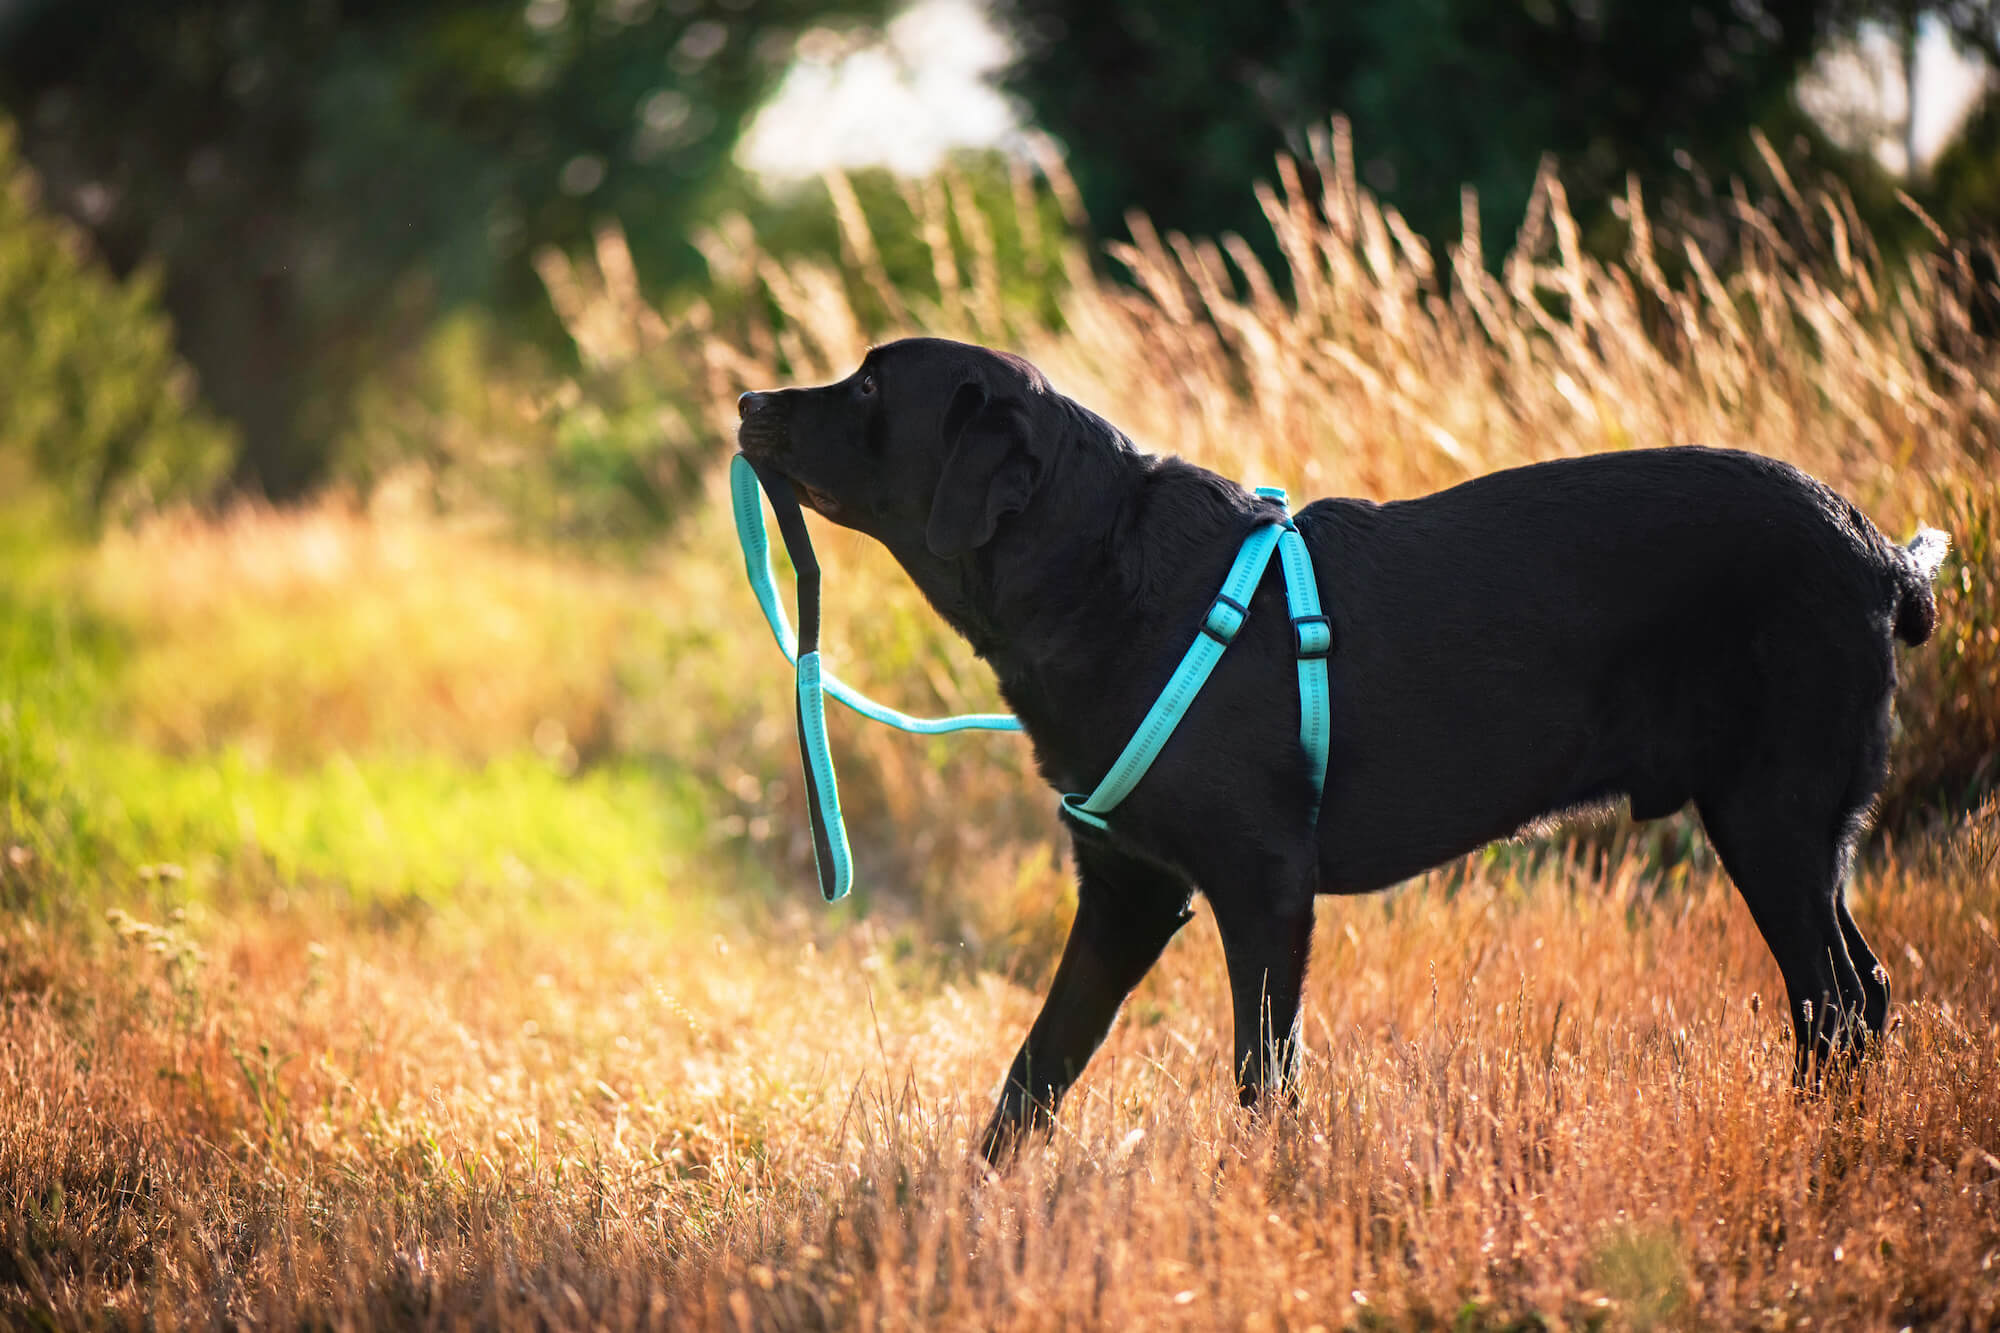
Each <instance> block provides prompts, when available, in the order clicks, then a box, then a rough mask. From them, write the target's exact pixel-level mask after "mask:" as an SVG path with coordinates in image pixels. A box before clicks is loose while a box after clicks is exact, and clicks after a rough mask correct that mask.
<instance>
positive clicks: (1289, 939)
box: [1209, 892, 1313, 1106]
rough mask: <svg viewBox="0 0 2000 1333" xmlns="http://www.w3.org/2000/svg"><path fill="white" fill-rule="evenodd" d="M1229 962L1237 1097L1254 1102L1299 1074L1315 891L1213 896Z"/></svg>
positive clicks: (1284, 1086) (1282, 1088) (1284, 1088)
mask: <svg viewBox="0 0 2000 1333" xmlns="http://www.w3.org/2000/svg"><path fill="white" fill-rule="evenodd" d="M1209 906H1210V907H1211V908H1212V909H1213V910H1214V912H1215V925H1216V929H1217V930H1218V932H1219V933H1220V934H1221V935H1222V952H1223V957H1224V958H1225V959H1226V961H1227V962H1228V965H1229V997H1230V1002H1231V1007H1232V1008H1233V1009H1234V1010H1235V1018H1236V1095H1237V1099H1238V1100H1239V1101H1241V1102H1242V1103H1243V1105H1245V1106H1256V1105H1257V1104H1258V1103H1259V1102H1260V1101H1261V1100H1262V1099H1263V1098H1264V1096H1265V1095H1266V1094H1271V1093H1282V1092H1285V1091H1287V1090H1289V1089H1290V1087H1291V1083H1292V1079H1293V1076H1294V1075H1295V1074H1296V1073H1297V1072H1298V1058H1299V1034H1298V1027H1299V997H1300V994H1301V992H1302V991H1303V990H1304V988H1305V980H1306V960H1307V957H1308V955H1309V954H1310V953H1311V952H1312V930H1313V896H1312V894H1310V893H1299V894H1293V895H1288V896H1286V897H1283V898H1280V899H1279V900H1278V901H1276V902H1272V901H1270V900H1268V899H1265V898H1263V897H1262V896H1261V895H1259V894H1256V893H1254V892H1253V893H1245V894H1239V895H1235V896H1230V897H1223V898H1218V897H1217V896H1216V895H1215V894H1213V893H1211V894H1209Z"/></svg>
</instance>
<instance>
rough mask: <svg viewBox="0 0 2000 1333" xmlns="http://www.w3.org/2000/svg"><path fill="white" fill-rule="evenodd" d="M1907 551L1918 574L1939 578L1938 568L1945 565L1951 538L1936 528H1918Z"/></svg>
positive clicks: (1929, 577) (1928, 577)
mask: <svg viewBox="0 0 2000 1333" xmlns="http://www.w3.org/2000/svg"><path fill="white" fill-rule="evenodd" d="M1905 549H1906V550H1907V551H1908V552H1909V553H1910V563H1912V564H1914V565H1915V566H1916V567H1917V572H1918V573H1920V574H1922V575H1923V576H1924V577H1925V578H1927V579H1932V578H1936V577H1937V572H1938V566H1939V565H1941V564H1943V563H1944V553H1945V552H1946V551H1949V550H1950V549H1951V538H1950V537H1948V536H1947V535H1945V534H1944V533H1942V532H1939V531H1938V530H1937V529H1936V528H1918V529H1917V535H1916V536H1914V537H1912V538H1910V544H1909V546H1908V547H1906V548H1905Z"/></svg>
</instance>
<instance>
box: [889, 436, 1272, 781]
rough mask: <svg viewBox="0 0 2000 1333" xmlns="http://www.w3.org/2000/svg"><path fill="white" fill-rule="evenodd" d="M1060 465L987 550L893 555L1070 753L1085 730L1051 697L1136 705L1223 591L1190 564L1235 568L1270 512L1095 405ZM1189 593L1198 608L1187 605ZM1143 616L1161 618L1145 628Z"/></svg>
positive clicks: (1045, 741) (1057, 457)
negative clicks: (1238, 553) (1162, 453)
mask: <svg viewBox="0 0 2000 1333" xmlns="http://www.w3.org/2000/svg"><path fill="white" fill-rule="evenodd" d="M1051 457H1052V459H1053V460H1054V462H1053V465H1052V466H1051V469H1050V475H1049V476H1048V477H1047V479H1046V480H1045V481H1044V483H1043V485H1042V486H1041V487H1040V488H1039V489H1038V491H1037V494H1036V498H1035V502H1034V503H1033V504H1032V505H1031V506H1030V507H1029V509H1028V510H1026V511H1024V512H1023V513H1021V514H1018V515H1015V516H1013V517H1012V518H1010V519H1009V520H1007V521H1006V522H1004V523H1003V524H1002V525H1001V529H1000V531H999V532H998V533H996V535H995V536H994V538H993V540H992V541H991V542H989V543H988V544H987V545H986V546H985V547H983V548H981V549H980V550H978V551H975V552H973V553H972V554H971V555H969V556H966V557H962V558H959V559H956V560H942V559H939V558H938V557H936V556H934V555H932V554H931V553H930V552H929V551H928V550H927V549H924V548H922V547H921V546H917V547H916V548H914V549H898V548H896V547H894V546H892V547H891V548H890V549H891V552H892V554H894V555H895V556H896V558H897V561H898V562H899V563H900V564H901V565H902V566H903V568H904V569H905V571H907V572H908V573H909V575H910V577H911V579H912V580H913V581H914V582H915V583H916V585H917V587H918V588H919V589H920V590H921V591H922V592H923V594H924V596H925V598H926V599H927V600H929V602H930V603H931V605H932V606H933V607H934V608H936V610H937V611H938V613H939V614H940V615H942V616H943V617H944V618H945V620H946V621H947V622H948V623H949V624H950V625H951V626H952V628H954V629H955V630H957V631H958V632H959V634H960V635H962V636H963V637H964V638H965V639H966V641H967V642H968V643H970V644H971V645H972V648H973V650H974V651H975V652H977V653H978V654H979V655H980V657H981V658H983V659H985V661H986V662H987V663H988V664H989V665H990V666H991V667H992V668H993V670H994V673H995V674H996V675H997V676H998V678H999V682H1000V687H1001V691H1002V693H1003V694H1004V695H1005V696H1006V698H1007V702H1008V705H1009V706H1010V707H1011V708H1013V709H1014V711H1015V712H1016V713H1017V714H1019V715H1020V717H1021V720H1022V722H1023V724H1024V725H1026V726H1027V728H1028V729H1029V732H1030V733H1031V734H1032V735H1034V737H1035V740H1036V743H1037V746H1038V748H1040V749H1043V750H1049V749H1051V748H1053V749H1056V750H1066V749H1067V748H1068V747H1067V746H1066V745H1064V744H1062V743H1060V742H1059V741H1056V740H1055V737H1056V736H1058V735H1059V734H1060V735H1067V734H1069V733H1070V732H1071V731H1072V730H1073V727H1072V725H1071V723H1072V721H1073V720H1069V719H1064V718H1060V717H1057V716H1054V715H1053V713H1052V711H1051V708H1050V707H1049V705H1048V702H1047V701H1049V700H1053V699H1056V698H1064V699H1072V700H1073V699H1078V698H1091V697H1097V696H1099V695H1103V696H1105V697H1110V696H1113V695H1116V696H1117V697H1120V698H1123V697H1124V695H1125V694H1126V693H1128V692H1129V691H1130V690H1131V689H1132V688H1133V685H1132V681H1133V679H1134V678H1135V676H1138V675H1141V674H1143V672H1142V671H1141V670H1140V667H1141V666H1142V664H1147V663H1151V662H1152V661H1153V660H1154V659H1157V658H1159V657H1160V655H1161V653H1162V652H1163V651H1168V652H1170V653H1171V654H1175V655H1177V654H1178V653H1180V652H1181V651H1184V650H1185V648H1186V644H1185V643H1180V644H1178V646H1171V645H1166V644H1164V640H1165V639H1166V638H1170V637H1174V636H1177V635H1181V634H1182V633H1183V632H1184V631H1185V630H1186V628H1187V626H1186V625H1182V624H1180V623H1179V621H1180V620H1182V619H1185V620H1187V622H1188V624H1193V623H1195V621H1196V620H1197V619H1198V617H1199V606H1198V605H1197V603H1196V600H1194V599H1200V600H1201V601H1204V602H1205V600H1206V599H1207V598H1208V597H1211V596H1212V595H1213V593H1214V589H1213V588H1205V587H1201V586H1199V581H1198V580H1196V581H1190V580H1189V579H1188V578H1187V570H1188V568H1189V567H1190V565H1201V564H1218V565H1219V567H1220V568H1226V567H1227V564H1228V561H1229V559H1231V558H1232V557H1233V553H1234V552H1235V550H1236V548H1237V547H1238V546H1239V545H1240V544H1241V542H1242V540H1243V538H1244V537H1245V536H1246V535H1247V534H1248V533H1249V531H1250V530H1251V529H1252V528H1253V527H1254V526H1255V525H1256V522H1257V510H1258V508H1259V503H1260V502H1258V501H1257V500H1255V499H1254V497H1252V496H1251V495H1250V493H1249V492H1247V491H1245V490H1244V489H1243V488H1242V487H1240V486H1237V485H1235V484H1234V483H1232V482H1229V481H1228V480H1226V479H1225V478H1222V477H1220V476H1217V475H1216V474H1215V473H1212V472H1209V471H1207V470H1206V469H1203V468H1199V467H1196V466H1194V465H1192V464H1189V463H1185V462H1182V461H1181V460H1179V459H1173V458H1164V459H1163V458H1158V457H1155V456H1153V455H1149V454H1143V453H1141V452H1139V451H1138V450H1137V449H1136V448H1134V447H1133V445H1132V443H1131V441H1129V440H1128V439H1126V438H1125V437H1124V436H1123V435H1121V434H1119V433H1118V432H1117V431H1116V430H1114V429H1113V428H1111V427H1109V426H1108V425H1106V424H1105V423H1103V422H1102V421H1101V420H1099V419H1098V418H1096V417H1095V416H1092V415H1091V414H1089V413H1087V412H1084V411H1083V410H1082V409H1077V430H1076V431H1075V433H1074V436H1073V437H1072V438H1069V439H1065V440H1063V441H1061V442H1060V447H1059V448H1057V449H1055V450H1053V451H1052V454H1051ZM1218 577H1219V574H1218ZM1183 590H1184V591H1183ZM1177 595H1179V596H1181V597H1183V598H1184V599H1188V600H1189V605H1188V606H1187V607H1184V608H1183V607H1179V606H1177V605H1176V604H1175V600H1174V599H1175V597H1176V596H1177ZM1140 607H1147V608H1151V613H1150V614H1149V615H1148V616H1146V617H1143V618H1142V617H1141V616H1140V614H1139V612H1138V610H1137V608H1140ZM1181 612H1185V613H1186V614H1185V615H1184V616H1183V615H1181V614H1180V613H1181ZM1163 616H1164V618H1163ZM1074 762H1075V763H1076V764H1078V765H1080V766H1083V767H1090V766H1092V765H1095V764H1097V763H1100V762H1108V757H1103V758H1100V757H1099V756H1096V755H1077V756H1075V759H1074Z"/></svg>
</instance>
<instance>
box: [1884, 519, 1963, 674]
mask: <svg viewBox="0 0 2000 1333" xmlns="http://www.w3.org/2000/svg"><path fill="white" fill-rule="evenodd" d="M1950 549H1951V538H1950V537H1948V536H1946V535H1945V534H1944V533H1942V532H1939V531H1938V530H1937V529H1936V528H1918V529H1917V535H1916V536H1915V537H1912V538H1911V539H1910V544H1909V545H1908V546H1893V547H1892V548H1891V557H1892V558H1893V559H1894V560H1895V562H1896V567H1895V571H1894V573H1895V579H1896V637H1897V638H1899V639H1901V640H1902V641H1903V642H1904V643H1907V644H1913V645H1914V644H1919V643H1922V642H1923V641H1924V640H1926V639H1928V638H1930V636H1931V631H1932V630H1934V629H1936V628H1937V598H1936V597H1935V596H1934V595H1933V594H1932V592H1931V580H1933V579H1935V578H1936V577H1937V572H1938V566H1939V565H1941V564H1943V563H1944V553H1945V552H1946V551H1948V550H1950Z"/></svg>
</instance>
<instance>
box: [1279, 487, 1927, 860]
mask: <svg viewBox="0 0 2000 1333" xmlns="http://www.w3.org/2000/svg"><path fill="white" fill-rule="evenodd" d="M1300 527H1301V530H1302V531H1303V532H1305V534H1306V536H1307V538H1308V541H1309V543H1310V544H1311V545H1312V547H1313V550H1314V555H1315V560H1316V562H1317V564H1318V566H1319V570H1320V577H1321V583H1322V586H1323V588H1324V590H1325V600H1326V601H1327V602H1328V604H1329V607H1330V608H1331V610H1330V614H1332V615H1333V617H1334V619H1335V623H1336V628H1337V632H1338V637H1339V643H1340V650H1339V652H1338V653H1337V655H1336V656H1335V659H1334V697H1335V715H1336V731H1335V737H1334V752H1335V754H1336V755H1337V756H1339V757H1340V758H1339V762H1337V763H1336V765H1335V776H1334V778H1333V780H1332V781H1331V782H1330V784H1329V790H1328V794H1327V804H1326V807H1325V813H1324V816H1323V818H1322V821H1321V840H1322V845H1323V848H1324V863H1323V871H1324V872H1325V875H1326V879H1327V880H1328V881H1329V882H1328V883H1327V884H1326V887H1328V888H1335V889H1343V890H1348V891H1362V890H1367V889H1371V888H1376V887H1380V886H1381V885H1382V884H1385V883H1391V882H1394V881H1395V880H1397V879H1400V878H1403V877H1405V876H1407V875H1409V874H1412V873H1415V872H1416V871H1418V870H1420V869H1423V868H1424V867H1426V866H1428V865H1432V864H1436V863H1437V862H1439V861H1442V860H1445V859H1448V858H1449V857H1451V856H1455V855H1458V854H1460V853H1462V852H1464V851H1467V850H1470V849H1471V848H1474V847H1477V846H1478V845H1480V844H1481V843H1484V842H1487V841H1490V840H1491V839H1493V838H1495V837H1501V836H1505V835H1507V834H1509V833H1511V832H1513V831H1514V830H1515V829H1517V828H1519V827H1521V826H1522V824H1524V823H1526V822H1528V821H1531V820H1534V819H1536V818H1538V817H1540V816H1542V815H1545V814H1547V813H1549V812H1551V811H1557V810H1561V809H1564V808H1568V807H1572V806H1577V805H1586V804H1591V803H1596V802H1602V801H1606V800H1610V799H1614V798H1616V797H1619V796H1628V797H1630V799H1631V803H1632V809H1633V813H1634V814H1635V815H1636V816H1638V817H1641V818H1647V817H1653V816H1657V815H1661V814H1665V813H1669V812H1671V811H1672V810H1674V809H1677V808H1679V807H1680V806H1681V805H1683V804H1685V803H1686V802H1688V801H1689V800H1691V799H1697V798H1700V797H1702V796H1703V795H1704V794H1705V793H1707V792H1713V791H1719V790H1721V789H1723V788H1726V787H1727V786H1728V785H1729V784H1730V782H1731V781H1732V780H1733V775H1734V774H1736V773H1738V772H1740V771H1741V770H1742V768H1743V767H1744V765H1745V764H1746V763H1747V762H1748V757H1749V756H1750V755H1751V754H1752V753H1753V752H1754V751H1757V750H1758V749H1759V748H1760V747H1761V748H1763V749H1765V750H1768V751H1772V752H1776V753H1782V754H1788V755H1796V757H1797V762H1798V763H1800V764H1807V763H1808V762H1809V760H1810V762H1811V763H1816V764H1819V765H1821V766H1822V767H1826V768H1833V769H1839V770H1841V771H1842V772H1843V774H1844V776H1842V777H1841V778H1840V780H1839V782H1838V785H1839V787H1840V792H1839V793H1838V801H1837V802H1836V803H1838V802H1839V801H1851V800H1852V799H1853V798H1854V797H1856V796H1858V797H1859V801H1858V803H1859V804H1861V805H1865V804H1866V803H1867V801H1868V800H1870V799H1872V798H1873V795H1874V792H1875V790H1876V788H1877V787H1878V786H1879V784H1880V780H1881V764H1882V756H1883V753H1884V752H1885V745H1886V726H1887V724H1886V717H1885V715H1884V710H1885V707H1886V701H1887V699H1888V697H1889V692H1890V690H1891V689H1892V688H1893V684H1894V666H1893V660H1892V657H1891V651H1890V643H1889V635H1890V633H1891V631H1892V629H1893V631H1894V632H1896V633H1897V634H1899V635H1900V636H1901V637H1903V638H1904V639H1906V640H1908V641H1911V642H1916V641H1920V640H1921V639H1922V638H1923V637H1924V636H1925V635H1926V634H1928V632H1929V630H1930V627H1931V626H1932V624H1933V623H1934V622H1935V616H1936V612H1935V609H1934V605H1933V603H1932V600H1931V593H1930V586H1929V577H1928V575H1929V572H1930V571H1932V570H1934V569H1935V567H1936V559H1937V558H1938V557H1939V556H1941V554H1942V550H1941V548H1940V547H1938V546H1937V545H1936V544H1934V543H1933V542H1932V541H1930V540H1929V539H1926V540H1924V541H1923V542H1921V543H1920V544H1918V545H1917V546H1915V547H1914V548H1912V549H1911V550H1905V549H1904V548H1899V547H1896V546H1894V545H1892V544H1891V543H1890V542H1888V541H1887V540H1886V539H1885V538H1884V537H1883V536H1882V535H1881V533H1880V532H1878V531H1877V530H1876V528H1875V527H1874V525H1873V524H1871V523H1870V522H1869V521H1868V520H1867V519H1866V518H1865V517H1864V516H1862V515H1861V513H1860V512H1859V511H1858V510H1856V509H1855V508H1854V507H1853V506H1852V505H1850V504H1848V503H1847V502H1846V501H1844V500H1842V499H1841V498H1840V497H1839V496H1837V495H1835V494H1834V493H1833V492H1832V491H1830V490H1828V489H1827V488H1826V487H1824V486H1822V485H1820V484H1819V483H1817V482H1815V481H1813V480H1812V479H1810V478H1809V477H1807V476H1805V475H1804V474H1803V473H1801V472H1799V471H1798V470H1797V469H1795V468H1792V467H1789V466H1787V465H1785V464H1783V463H1778V462H1774V461H1773V460H1770V459H1767V458H1762V457H1759V456H1756V455H1752V454H1744V453H1736V452H1731V451H1724V450H1709V449H1663V450H1644V451H1636V452H1631V453H1623V454H1606V455H1597V456H1593V457H1589V458H1581V459H1573V460H1561V461H1556V462H1551V463H1544V464H1538V465H1535V466H1531V467H1525V468H1517V469H1513V470H1511V471H1507V472H1502V473H1496V474H1494V475H1491V476H1487V477H1482V478H1479V479H1477V480H1474V481H1470V482H1467V483H1465V484H1464V485H1461V486H1458V487H1454V488H1453V489H1451V490H1448V491H1443V492H1440V493H1438V494H1436V495H1431V496H1426V497H1424V498H1422V499H1418V500H1411V501H1404V502H1398V503H1393V504H1387V505H1380V506H1376V505H1368V504H1363V503H1355V502H1350V501H1328V502H1322V503H1320V504H1317V505H1314V506H1312V507H1311V508H1309V509H1308V510H1307V511H1306V512H1305V513H1304V514H1303V515H1302V516H1301V518H1300ZM1832 738H1839V739H1838V741H1837V742H1836V741H1834V740H1833V739H1832ZM1829 747H1834V748H1839V749H1841V750H1843V751H1844V753H1841V754H1818V755H1816V756H1814V755H1813V754H1812V752H1814V751H1818V750H1826V749H1828V748H1829ZM1468 779H1469V780H1468ZM1827 780H1829V781H1830V780H1831V778H1830V777H1829V778H1828V779H1827ZM1828 799H1829V800H1833V799H1834V798H1833V797H1831V796H1829V798H1828ZM1413 815H1414V816H1415V817H1416V818H1415V819H1414V820H1413V818H1412V816H1413ZM1413 827H1415V828H1416V829H1417V830H1418V836H1415V837H1412V836H1411V830H1412V828H1413ZM1382 828H1393V829H1395V830H1396V835H1395V836H1394V837H1393V838H1389V837H1378V836H1373V835H1372V833H1371V831H1372V830H1377V829H1382Z"/></svg>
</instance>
